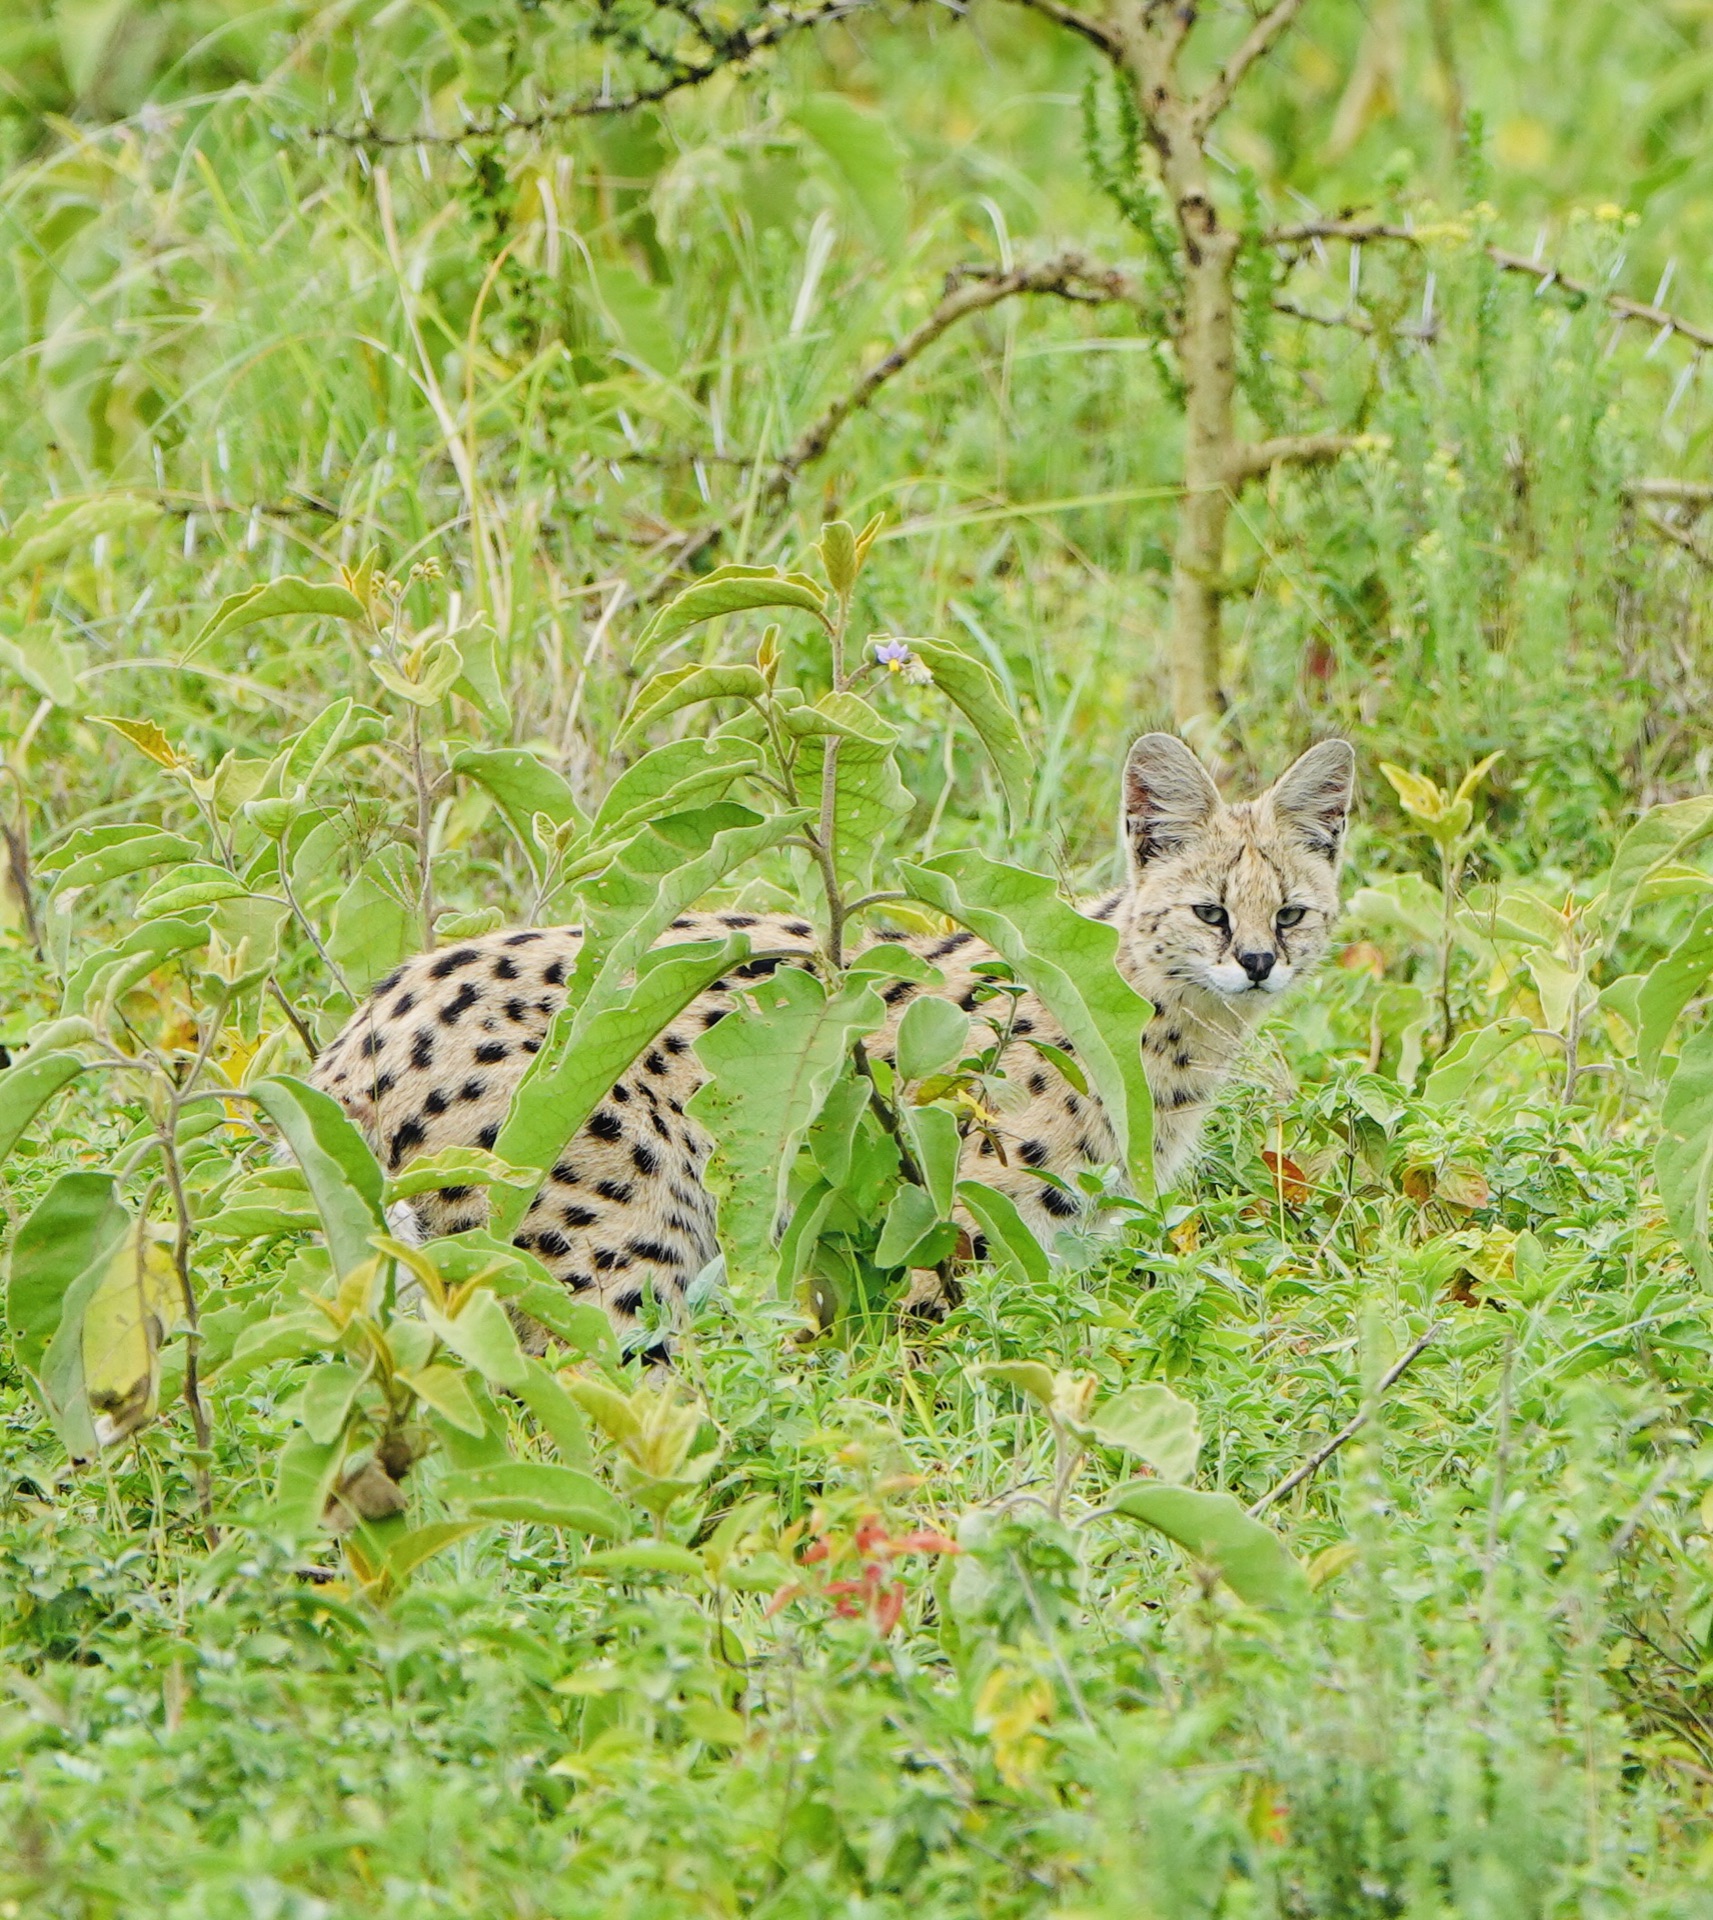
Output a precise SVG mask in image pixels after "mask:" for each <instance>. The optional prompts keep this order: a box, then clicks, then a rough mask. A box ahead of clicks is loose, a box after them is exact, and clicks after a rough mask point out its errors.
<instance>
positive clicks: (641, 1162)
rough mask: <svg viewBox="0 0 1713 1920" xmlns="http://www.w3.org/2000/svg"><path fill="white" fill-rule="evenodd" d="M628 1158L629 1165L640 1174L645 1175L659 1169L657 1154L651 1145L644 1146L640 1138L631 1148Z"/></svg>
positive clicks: (654, 1172) (656, 1171)
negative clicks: (629, 1160) (629, 1159)
mask: <svg viewBox="0 0 1713 1920" xmlns="http://www.w3.org/2000/svg"><path fill="white" fill-rule="evenodd" d="M630 1158H631V1165H632V1166H633V1167H635V1168H636V1170H637V1172H638V1173H640V1174H643V1175H645V1176H646V1175H650V1174H656V1173H658V1172H659V1171H660V1156H659V1154H657V1153H656V1152H655V1150H654V1149H653V1148H652V1147H645V1146H644V1145H643V1144H642V1142H641V1141H640V1140H639V1141H638V1142H637V1143H636V1145H635V1146H634V1147H632V1148H631V1150H630Z"/></svg>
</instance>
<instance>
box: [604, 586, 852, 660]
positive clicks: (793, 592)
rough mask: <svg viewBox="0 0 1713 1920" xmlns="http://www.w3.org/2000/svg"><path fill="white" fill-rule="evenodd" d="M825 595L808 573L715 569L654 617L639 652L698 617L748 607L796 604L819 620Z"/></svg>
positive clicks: (685, 628)
mask: <svg viewBox="0 0 1713 1920" xmlns="http://www.w3.org/2000/svg"><path fill="white" fill-rule="evenodd" d="M826 605H827V596H826V594H825V593H823V592H822V590H821V589H820V588H819V587H818V586H816V584H815V582H814V581H813V580H811V579H810V578H809V577H808V575H807V574H802V573H781V572H780V570H779V569H778V568H777V567H716V568H715V569H714V571H713V572H712V573H710V574H707V575H705V576H704V577H703V578H702V579H700V580H698V581H697V582H696V584H695V585H694V586H693V587H686V588H685V590H684V591H683V592H682V593H681V594H679V595H678V596H677V597H676V598H675V599H672V600H669V601H667V603H666V605H665V606H664V607H662V608H661V609H660V611H659V612H658V613H657V614H656V615H655V616H654V618H653V620H652V621H650V622H649V625H648V627H647V629H646V630H645V632H644V633H643V636H642V638H641V640H640V641H639V642H638V648H639V651H640V650H643V649H647V650H649V651H652V650H653V649H655V648H658V647H662V646H664V645H665V644H666V643H667V641H669V640H676V639H677V637H678V636H679V634H681V633H686V632H688V631H689V629H690V628H691V627H693V626H696V625H697V624H698V623H699V622H701V621H703V620H714V619H717V618H718V617H719V616H720V615H721V614H723V613H745V612H747V611H749V610H750V609H751V608H753V607H800V608H802V609H803V611H804V612H805V613H812V614H814V615H816V616H817V617H818V618H824V617H825V612H826Z"/></svg>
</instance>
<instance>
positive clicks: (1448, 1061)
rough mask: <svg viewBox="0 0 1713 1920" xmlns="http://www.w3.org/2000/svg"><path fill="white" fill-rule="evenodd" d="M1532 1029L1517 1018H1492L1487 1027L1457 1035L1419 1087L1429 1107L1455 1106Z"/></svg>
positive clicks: (1525, 1022) (1527, 1022) (1527, 1023)
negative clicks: (1491, 1022) (1490, 1023)
mask: <svg viewBox="0 0 1713 1920" xmlns="http://www.w3.org/2000/svg"><path fill="white" fill-rule="evenodd" d="M1532 1031H1533V1028H1532V1025H1531V1023H1530V1022H1529V1021H1527V1020H1521V1019H1516V1020H1495V1021H1494V1023H1493V1024H1492V1026H1490V1027H1477V1028H1475V1029H1474V1031H1473V1032H1470V1033H1463V1034H1459V1035H1458V1037H1457V1038H1456V1039H1455V1040H1454V1041H1452V1043H1451V1045H1450V1046H1449V1047H1447V1048H1446V1050H1445V1051H1444V1053H1442V1054H1441V1055H1440V1056H1439V1058H1438V1060H1436V1061H1435V1062H1434V1067H1433V1071H1432V1072H1431V1073H1430V1074H1429V1075H1428V1077H1427V1080H1426V1082H1425V1083H1424V1085H1423V1087H1422V1098H1423V1099H1424V1100H1425V1101H1426V1102H1427V1104H1428V1105H1429V1106H1430V1107H1449V1106H1454V1105H1455V1104H1456V1103H1457V1102H1458V1101H1459V1100H1461V1099H1463V1097H1464V1096H1465V1095H1466V1094H1467V1093H1468V1092H1469V1089H1470V1088H1471V1087H1473V1086H1474V1085H1475V1084H1476V1083H1477V1082H1478V1081H1483V1080H1485V1079H1486V1077H1487V1075H1488V1073H1489V1072H1490V1071H1491V1069H1492V1067H1493V1065H1494V1063H1495V1062H1496V1061H1497V1060H1498V1059H1499V1057H1500V1055H1501V1054H1505V1053H1509V1052H1510V1050H1511V1048H1512V1047H1514V1046H1515V1045H1516V1044H1517V1042H1518V1041H1519V1040H1522V1039H1526V1038H1527V1037H1528V1035H1529V1034H1530V1033H1531V1032H1532Z"/></svg>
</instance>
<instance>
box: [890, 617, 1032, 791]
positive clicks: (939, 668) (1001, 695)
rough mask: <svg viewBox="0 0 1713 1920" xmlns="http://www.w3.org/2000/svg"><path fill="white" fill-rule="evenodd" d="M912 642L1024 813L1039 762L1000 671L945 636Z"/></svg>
mask: <svg viewBox="0 0 1713 1920" xmlns="http://www.w3.org/2000/svg"><path fill="white" fill-rule="evenodd" d="M909 644H910V648H911V651H912V652H913V653H915V655H916V657H917V658H918V659H919V660H920V661H921V662H922V663H923V665H924V666H926V667H927V669H928V671H929V672H930V673H932V674H933V676H934V685H935V686H937V687H938V688H939V689H940V691H941V692H942V693H944V694H945V696H946V697H947V699H948V700H950V701H951V702H952V704H953V705H954V706H955V707H957V708H958V709H959V711H960V712H961V713H962V714H963V716H964V718H965V719H966V720H967V721H968V722H969V723H970V725H971V726H972V727H974V728H975V730H976V734H977V736H978V737H979V739H980V740H981V744H982V745H983V746H984V747H986V749H987V751H988V755H989V757H990V758H991V759H992V761H993V766H994V771H995V772H996V773H997V774H998V775H999V784H1000V786H1001V787H1002V788H1003V789H1004V792H1005V801H1006V805H1007V806H1009V807H1010V809H1011V814H1012V818H1013V819H1021V818H1022V817H1023V816H1024V815H1025V814H1026V813H1027V812H1028V811H1029V783H1030V780H1031V779H1032V777H1033V774H1034V764H1035V763H1034V760H1033V757H1032V756H1031V754H1030V752H1029V749H1028V747H1027V746H1026V745H1025V744H1024V740H1023V731H1022V729H1021V728H1020V727H1019V726H1018V724H1017V719H1016V716H1015V715H1014V714H1013V713H1012V711H1011V709H1010V707H1009V706H1008V705H1007V704H1006V700H1005V689H1004V688H1003V687H1002V686H1001V685H1000V683H999V676H998V675H997V674H996V673H995V672H994V671H993V669H992V668H991V667H990V666H989V665H988V664H987V662H986V661H985V660H977V659H976V658H975V657H974V655H973V654H968V653H965V652H964V651H963V649H962V648H961V647H954V646H951V645H950V644H949V643H948V642H946V641H944V640H919V639H914V638H913V639H912V640H911V641H910V643H909Z"/></svg>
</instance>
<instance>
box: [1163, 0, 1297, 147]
mask: <svg viewBox="0 0 1713 1920" xmlns="http://www.w3.org/2000/svg"><path fill="white" fill-rule="evenodd" d="M1302 10H1303V0H1275V3H1274V5H1272V6H1271V7H1269V8H1268V9H1267V11H1266V12H1265V13H1264V14H1262V16H1261V18H1260V19H1259V20H1257V21H1256V22H1255V24H1254V26H1252V27H1251V28H1250V29H1249V32H1248V33H1247V34H1246V35H1245V36H1244V38H1243V40H1242V42H1241V43H1240V44H1239V46H1238V47H1237V49H1236V51H1235V52H1234V53H1233V54H1232V56H1231V58H1230V59H1229V60H1227V61H1226V63H1225V65H1224V66H1223V67H1221V68H1220V70H1219V72H1218V73H1216V74H1215V75H1214V77H1213V79H1212V80H1211V81H1210V82H1209V84H1208V86H1207V89H1206V91H1205V92H1204V93H1203V94H1202V95H1201V97H1200V98H1199V99H1198V100H1197V101H1196V102H1195V105H1194V106H1193V108H1192V109H1191V120H1190V125H1191V127H1192V129H1193V131H1194V133H1195V135H1196V137H1197V138H1198V139H1199V138H1200V137H1201V136H1202V135H1203V134H1205V133H1206V132H1207V130H1208V128H1209V127H1211V126H1212V125H1213V123H1214V121H1216V120H1217V119H1218V118H1219V116H1220V115H1221V114H1222V113H1223V112H1224V111H1225V110H1226V108H1227V107H1228V106H1230V105H1231V96H1232V95H1233V94H1234V93H1235V92H1236V91H1237V89H1238V87H1239V86H1240V85H1241V84H1242V82H1243V76H1244V75H1245V74H1246V73H1247V72H1248V71H1249V69H1250V68H1251V67H1252V66H1254V65H1255V63H1256V61H1257V60H1264V59H1265V58H1266V57H1267V55H1268V54H1269V53H1270V52H1272V50H1273V44H1274V42H1275V41H1276V40H1277V39H1278V38H1279V36H1280V35H1281V34H1282V33H1283V32H1284V31H1285V29H1286V28H1287V27H1289V26H1290V24H1291V22H1292V21H1293V20H1294V19H1296V17H1297V15H1298V14H1299V13H1301V12H1302Z"/></svg>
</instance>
